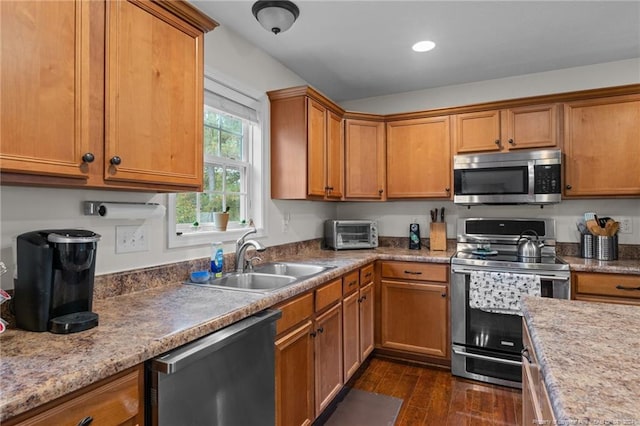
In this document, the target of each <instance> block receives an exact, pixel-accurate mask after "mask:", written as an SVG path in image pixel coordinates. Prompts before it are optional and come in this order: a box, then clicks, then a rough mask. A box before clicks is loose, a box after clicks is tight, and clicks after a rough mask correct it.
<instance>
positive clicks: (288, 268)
mask: <svg viewBox="0 0 640 426" xmlns="http://www.w3.org/2000/svg"><path fill="white" fill-rule="evenodd" d="M332 268H333V266H321V265H312V264H309V263H294V262H273V263H265V264H263V265H257V266H256V267H255V268H254V271H255V272H259V273H261V274H275V275H289V276H291V277H296V278H301V277H308V276H310V275H315V274H319V273H321V272H324V271H327V270H329V269H332Z"/></svg>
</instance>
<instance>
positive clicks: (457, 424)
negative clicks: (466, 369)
mask: <svg viewBox="0 0 640 426" xmlns="http://www.w3.org/2000/svg"><path fill="white" fill-rule="evenodd" d="M353 387H354V388H356V389H361V390H365V391H369V392H376V393H381V394H385V395H391V396H395V397H397V398H401V399H403V400H404V402H403V403H402V408H401V409H400V414H399V415H398V419H397V421H396V426H420V425H438V426H439V425H442V426H445V425H451V426H462V425H500V426H506V425H522V395H521V392H520V390H518V389H511V388H506V387H502V386H494V385H488V384H483V383H479V382H474V381H470V380H465V379H461V378H459V377H454V376H452V375H451V372H450V371H449V370H444V369H438V368H431V367H423V366H420V365H416V364H406V363H401V362H396V361H392V360H388V359H385V358H378V357H374V358H372V359H371V360H370V361H369V362H368V365H367V366H366V368H365V369H364V370H362V371H361V373H360V375H359V376H358V377H357V378H356V379H355V381H354V382H353Z"/></svg>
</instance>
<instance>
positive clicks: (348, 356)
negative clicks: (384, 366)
mask: <svg viewBox="0 0 640 426" xmlns="http://www.w3.org/2000/svg"><path fill="white" fill-rule="evenodd" d="M359 302H360V294H359V293H358V292H357V291H356V292H355V293H353V294H351V295H350V296H348V297H345V298H344V300H343V301H342V333H343V336H344V341H343V345H344V348H343V363H344V382H345V383H346V382H347V380H349V379H350V378H351V376H353V373H355V372H356V370H357V369H358V367H360V361H361V359H360V325H359V323H360V310H359V305H360V303H359Z"/></svg>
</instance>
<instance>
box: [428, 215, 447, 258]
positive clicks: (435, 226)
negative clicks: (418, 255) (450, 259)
mask: <svg viewBox="0 0 640 426" xmlns="http://www.w3.org/2000/svg"><path fill="white" fill-rule="evenodd" d="M429 246H430V249H431V250H434V251H446V250H447V224H446V223H445V222H431V223H430V224H429Z"/></svg>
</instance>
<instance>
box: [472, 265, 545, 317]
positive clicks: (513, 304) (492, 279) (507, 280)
mask: <svg viewBox="0 0 640 426" xmlns="http://www.w3.org/2000/svg"><path fill="white" fill-rule="evenodd" d="M523 295H530V296H538V297H539V296H540V277H539V276H538V275H525V274H512V273H509V272H480V271H474V272H471V282H470V283H469V307H470V308H472V309H481V310H483V311H486V312H494V313H499V314H510V315H520V316H522V311H521V309H520V299H521V298H522V296H523Z"/></svg>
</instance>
